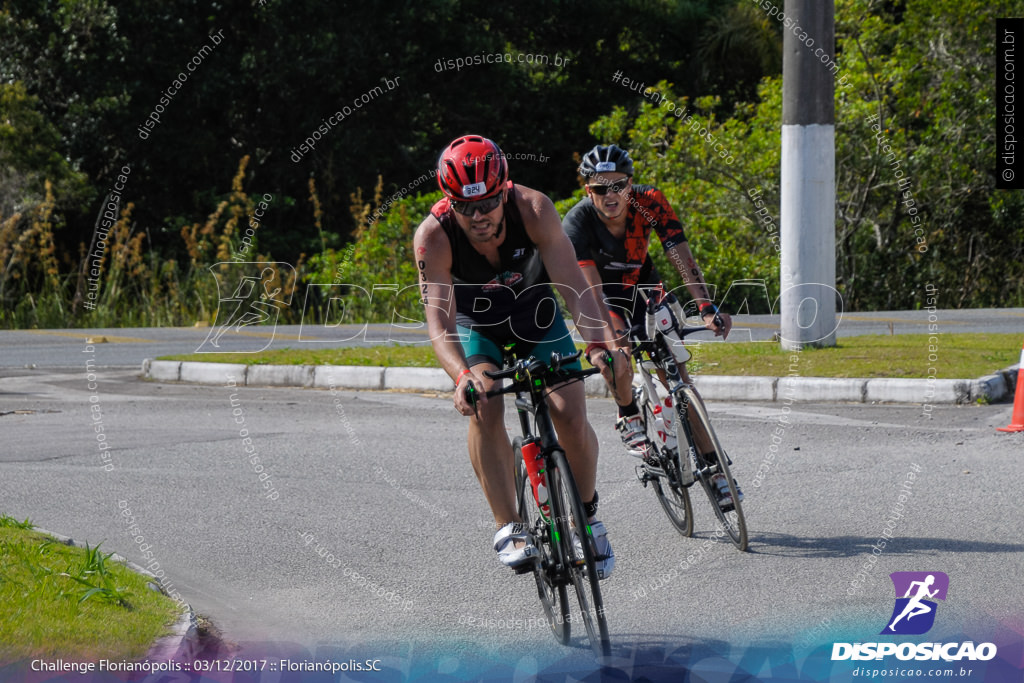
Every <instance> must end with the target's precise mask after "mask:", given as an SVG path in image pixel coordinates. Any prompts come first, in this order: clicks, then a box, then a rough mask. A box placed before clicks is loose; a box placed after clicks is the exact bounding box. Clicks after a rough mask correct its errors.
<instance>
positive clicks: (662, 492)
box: [629, 298, 747, 551]
mask: <svg viewBox="0 0 1024 683" xmlns="http://www.w3.org/2000/svg"><path fill="white" fill-rule="evenodd" d="M656 309H657V305H656V304H655V302H654V299H653V298H650V299H648V301H647V319H646V320H645V321H644V322H643V323H641V324H636V325H633V327H632V328H631V329H630V332H629V336H630V344H631V345H632V349H633V357H634V358H635V359H636V362H637V370H638V374H639V375H640V378H641V384H640V386H634V387H633V393H634V396H635V397H636V400H637V405H638V406H640V409H641V410H642V411H643V418H644V424H645V425H646V426H647V437H648V440H649V441H650V443H651V444H652V446H653V447H654V453H653V457H650V458H648V459H646V460H645V461H644V463H643V464H641V465H638V466H637V478H638V479H639V480H640V482H641V483H642V484H643V485H644V486H645V487H646V486H647V484H648V483H650V484H652V485H653V488H654V493H655V494H656V495H657V497H658V502H659V503H661V507H662V508H663V509H664V510H665V514H666V515H667V516H668V518H669V520H670V521H671V522H672V524H673V526H675V528H676V529H677V530H678V531H679V533H681V534H682V535H683V536H691V535H693V506H692V504H691V503H690V493H689V489H690V487H691V486H692V485H693V484H694V482H699V483H700V485H701V487H702V488H703V489H704V492H705V493H706V494H707V496H708V499H709V500H710V501H711V508H712V509H713V510H714V511H715V516H716V517H718V521H719V522H720V523H721V525H722V528H723V529H724V530H725V532H726V533H727V534H728V535H729V538H730V539H732V542H733V544H734V545H735V546H736V547H737V548H738V549H739V550H741V551H742V550H746V549H747V522H746V519H745V518H744V516H743V508H742V503H741V502H740V501H739V500H738V490H737V486H736V482H735V480H734V479H733V477H732V472H730V471H729V465H730V464H731V461H730V460H729V456H728V455H726V452H725V449H723V448H722V444H721V443H720V442H719V441H718V436H717V435H716V434H715V430H714V428H713V427H712V426H711V420H710V419H709V418H708V412H707V408H706V407H705V406H704V401H703V400H702V399H701V397H700V394H698V393H697V391H696V390H695V389H694V387H693V385H692V384H687V383H685V382H683V380H682V377H681V373H680V372H679V367H680V365H681V364H682V363H685V362H686V360H688V359H689V356H690V354H689V351H687V350H686V349H685V348H684V347H683V346H682V344H675V345H673V346H670V345H672V344H673V343H674V341H675V340H672V339H669V338H667V337H666V336H665V334H663V333H662V331H661V330H660V329H659V327H658V324H657V322H656V321H655V313H656ZM719 320H720V319H719ZM678 323H679V324H677V325H676V326H675V329H674V332H675V333H676V334H678V336H679V339H680V340H682V339H683V338H685V337H686V336H688V335H690V334H693V333H695V332H701V331H707V328H706V327H683V325H682V320H681V319H680V320H678ZM673 349H674V350H675V353H673ZM660 377H664V378H665V381H666V382H667V384H668V393H669V394H670V395H671V396H672V399H673V401H672V402H673V408H674V409H675V435H674V436H675V442H676V445H675V446H672V445H671V442H669V444H666V441H665V440H663V439H662V438H661V437H660V436H659V434H658V433H657V430H656V428H655V424H656V412H655V411H656V407H658V406H660V405H661V403H660V400H659V397H658V390H657V388H656V383H655V382H656V380H658V379H659V378H660ZM657 386H661V382H657ZM691 421H696V422H698V423H699V425H698V426H699V428H700V429H701V430H703V432H704V434H706V435H707V441H708V442H709V443H710V444H711V447H712V450H711V452H710V453H700V452H699V449H698V448H697V447H696V441H695V440H694V426H695V425H694V424H692V422H691ZM718 474H722V475H724V476H725V479H726V481H727V482H728V486H729V493H730V494H731V496H732V502H730V503H729V504H728V505H726V506H724V507H722V506H719V504H718V492H717V487H716V485H715V483H714V482H713V481H712V478H713V477H715V475H718Z"/></svg>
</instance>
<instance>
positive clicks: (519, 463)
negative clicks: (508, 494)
mask: <svg viewBox="0 0 1024 683" xmlns="http://www.w3.org/2000/svg"><path fill="white" fill-rule="evenodd" d="M512 451H513V453H514V454H515V478H516V507H517V508H518V512H519V519H521V520H523V522H524V523H525V524H526V528H527V529H529V530H530V534H531V535H532V536H533V542H534V545H536V546H537V551H538V552H539V553H540V561H539V562H537V563H535V564H534V568H533V576H534V578H535V579H536V580H537V595H538V596H539V597H540V603H541V605H542V606H543V607H544V618H545V619H547V622H548V625H549V626H550V627H551V632H552V634H553V635H554V636H555V640H557V641H558V642H559V644H561V645H565V644H567V643H568V642H569V600H568V599H567V597H566V590H565V583H558V584H557V585H556V571H555V567H556V566H557V565H558V561H557V559H556V556H555V553H554V548H553V546H552V540H551V532H550V528H551V525H550V524H549V523H548V522H545V521H544V519H543V518H542V517H541V514H540V510H539V509H538V508H537V501H536V500H535V499H534V497H533V487H532V486H531V485H530V477H529V475H528V474H527V473H526V463H524V462H523V437H521V436H517V437H516V438H515V440H514V441H513V442H512Z"/></svg>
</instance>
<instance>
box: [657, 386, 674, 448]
mask: <svg viewBox="0 0 1024 683" xmlns="http://www.w3.org/2000/svg"><path fill="white" fill-rule="evenodd" d="M675 412H676V410H675V408H674V407H673V405H672V397H671V396H666V397H665V400H664V401H663V402H660V403H658V405H657V406H655V408H654V413H655V415H657V414H658V413H661V417H660V419H661V421H662V424H664V429H665V436H664V437H663V438H662V440H663V441H664V442H665V448H675V447H676V445H677V443H678V442H677V440H676V430H675V424H676V423H675ZM655 424H657V420H656V421H655ZM659 435H660V434H659Z"/></svg>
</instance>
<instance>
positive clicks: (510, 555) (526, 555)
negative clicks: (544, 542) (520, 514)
mask: <svg viewBox="0 0 1024 683" xmlns="http://www.w3.org/2000/svg"><path fill="white" fill-rule="evenodd" d="M517 542H521V543H522V544H523V545H522V546H520V547H518V548H517V547H516V543H517ZM494 549H495V550H496V551H498V559H499V560H500V561H501V563H502V564H503V565H505V566H506V567H513V568H515V567H519V566H521V565H524V564H526V563H527V562H532V561H533V559H534V558H535V557H537V555H538V553H537V546H535V545H534V544H533V541H531V540H530V535H529V534H528V533H526V525H525V524H523V523H522V522H509V523H508V524H506V525H505V526H503V527H501V528H500V529H498V532H497V533H496V534H494Z"/></svg>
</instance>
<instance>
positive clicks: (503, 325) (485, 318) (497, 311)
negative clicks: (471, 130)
mask: <svg viewBox="0 0 1024 683" xmlns="http://www.w3.org/2000/svg"><path fill="white" fill-rule="evenodd" d="M506 187H507V188H508V190H509V193H508V200H507V201H506V202H505V210H504V212H505V216H504V219H503V220H504V228H503V230H504V231H505V241H504V242H502V243H501V245H500V246H499V247H498V256H499V259H500V264H499V267H498V268H495V267H494V266H492V265H491V264H490V262H489V261H488V260H487V257H485V256H484V255H483V254H481V253H480V252H478V251H477V250H476V249H475V248H474V247H473V245H472V243H471V242H470V240H469V238H468V237H466V233H465V232H464V231H463V230H462V228H460V227H459V225H458V223H456V220H455V216H454V214H453V212H452V211H451V203H450V200H449V199H448V198H447V197H445V198H443V199H441V200H440V201H439V202H437V203H436V204H434V206H433V207H431V209H430V213H431V215H433V216H434V218H436V219H437V220H438V222H439V223H440V224H441V228H442V229H443V230H444V233H445V235H447V236H448V243H449V244H450V245H451V249H452V269H451V274H452V282H453V284H454V285H455V310H456V323H457V324H459V325H462V326H463V327H468V328H471V329H474V328H476V329H480V331H482V332H484V333H485V334H487V335H488V336H490V337H492V338H493V339H495V340H496V341H499V342H500V341H501V340H504V339H506V338H510V335H513V336H515V337H518V338H520V339H524V340H532V341H540V340H541V339H543V338H544V332H545V330H547V328H549V327H550V326H551V324H552V323H553V321H554V319H555V318H556V317H560V316H561V311H560V310H559V308H558V304H557V303H556V302H555V299H554V296H553V292H552V290H551V285H550V284H549V283H550V278H549V277H548V273H547V271H546V270H545V268H544V263H543V261H542V260H541V257H540V251H539V250H538V249H537V245H536V244H534V243H533V242H532V241H531V240H530V236H529V235H527V234H526V227H525V225H524V224H523V218H522V215H521V214H520V213H519V207H518V205H517V204H516V199H517V198H518V197H519V192H518V190H516V188H515V186H514V185H513V183H512V181H511V180H510V181H508V183H507V185H506ZM481 328H482V329H481Z"/></svg>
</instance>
